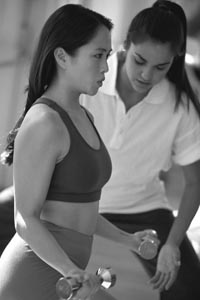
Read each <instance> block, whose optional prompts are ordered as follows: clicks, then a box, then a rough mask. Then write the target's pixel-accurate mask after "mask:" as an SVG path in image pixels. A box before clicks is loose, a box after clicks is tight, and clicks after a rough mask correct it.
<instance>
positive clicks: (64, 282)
mask: <svg viewBox="0 0 200 300" xmlns="http://www.w3.org/2000/svg"><path fill="white" fill-rule="evenodd" d="M95 278H96V280H97V282H98V283H99V286H101V287H103V288H105V289H109V288H111V287H112V286H113V285H114V284H115V282H116V275H115V274H114V273H113V271H112V269H111V268H99V269H98V270H97V272H96V275H95ZM82 286H83V284H82V283H81V282H78V281H77V279H76V277H73V276H69V277H61V278H60V279H59V280H58V282H57V283H56V292H57V295H58V296H59V299H63V300H64V299H67V300H69V299H71V298H72V297H74V296H75V294H76V292H77V291H78V290H79V289H80V288H81V287H82Z"/></svg>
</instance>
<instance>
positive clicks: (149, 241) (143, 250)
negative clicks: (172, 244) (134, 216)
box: [138, 229, 159, 260]
mask: <svg viewBox="0 0 200 300" xmlns="http://www.w3.org/2000/svg"><path fill="white" fill-rule="evenodd" d="M146 232H147V235H146V236H145V237H144V239H143V241H142V242H141V243H140V245H139V247H138V254H139V255H140V256H141V257H142V258H144V259H147V260H148V259H153V258H154V257H155V256H156V255H157V252H158V245H159V242H158V241H157V242H156V241H155V238H156V239H157V232H156V231H155V230H152V229H148V230H146ZM152 236H154V238H153V237H152Z"/></svg>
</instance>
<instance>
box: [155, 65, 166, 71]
mask: <svg viewBox="0 0 200 300" xmlns="http://www.w3.org/2000/svg"><path fill="white" fill-rule="evenodd" d="M156 68H157V70H158V71H164V70H165V67H159V66H157V67H156Z"/></svg>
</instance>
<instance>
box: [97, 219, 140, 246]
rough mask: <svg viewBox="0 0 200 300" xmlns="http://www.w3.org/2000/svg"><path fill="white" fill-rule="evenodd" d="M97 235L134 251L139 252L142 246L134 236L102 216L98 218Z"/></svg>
mask: <svg viewBox="0 0 200 300" xmlns="http://www.w3.org/2000/svg"><path fill="white" fill-rule="evenodd" d="M95 233H96V234H97V235H99V236H102V237H104V238H107V239H110V240H112V241H114V242H116V243H119V244H121V245H124V246H126V247H129V248H131V249H133V250H137V249H138V247H139V244H140V242H139V241H138V240H137V239H135V238H134V236H133V235H131V234H129V233H127V232H125V231H123V230H121V229H119V228H118V227H116V226H115V225H113V224H112V223H110V222H109V221H108V220H106V219H105V218H104V217H103V216H101V215H99V216H98V220H97V226H96V232H95Z"/></svg>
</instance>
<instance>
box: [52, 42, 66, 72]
mask: <svg viewBox="0 0 200 300" xmlns="http://www.w3.org/2000/svg"><path fill="white" fill-rule="evenodd" d="M54 57H55V60H56V62H57V64H58V65H59V66H60V67H61V68H62V69H66V65H67V64H66V63H67V53H66V52H65V50H64V49H63V48H61V47H58V48H56V49H55V50H54Z"/></svg>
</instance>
